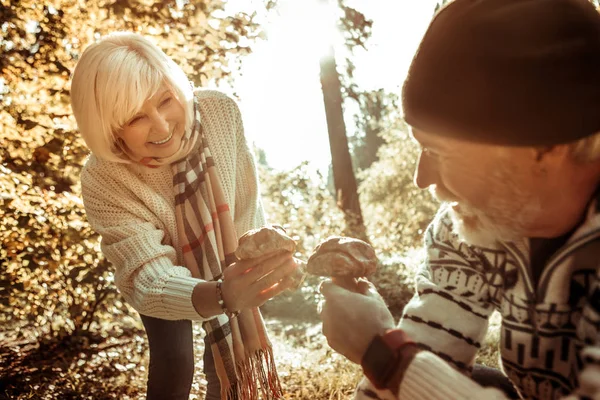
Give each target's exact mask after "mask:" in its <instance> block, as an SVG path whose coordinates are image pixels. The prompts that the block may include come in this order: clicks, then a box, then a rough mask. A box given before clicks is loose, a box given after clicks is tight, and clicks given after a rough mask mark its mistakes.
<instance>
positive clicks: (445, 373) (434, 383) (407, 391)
mask: <svg viewBox="0 0 600 400" xmlns="http://www.w3.org/2000/svg"><path fill="white" fill-rule="evenodd" d="M483 393H485V395H484V396H485V397H478V396H481V395H483ZM398 397H399V398H400V399H411V400H446V399H447V400H453V399H477V398H480V399H484V398H485V399H504V398H506V397H505V396H504V395H503V394H502V393H501V392H499V391H497V390H493V389H491V390H490V389H487V390H486V389H484V388H482V387H481V386H479V385H478V384H477V383H476V382H474V381H473V380H471V379H469V378H467V377H466V376H464V375H463V374H461V373H460V372H458V371H457V370H455V369H454V368H452V367H451V366H450V365H448V364H447V363H446V362H445V361H444V360H442V359H441V358H439V357H438V356H436V355H435V354H433V353H431V352H429V351H421V352H419V353H418V354H417V355H416V356H415V358H414V359H413V361H412V362H411V363H410V365H409V367H408V369H407V370H406V372H405V374H404V377H403V379H402V383H401V384H400V391H399V396H398Z"/></svg>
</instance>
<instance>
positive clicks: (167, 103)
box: [160, 97, 173, 107]
mask: <svg viewBox="0 0 600 400" xmlns="http://www.w3.org/2000/svg"><path fill="white" fill-rule="evenodd" d="M172 99H173V98H172V97H169V98H166V99H164V100H163V101H162V102H161V103H160V106H161V107H164V106H168V105H169V104H171V100H172Z"/></svg>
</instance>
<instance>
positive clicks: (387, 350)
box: [361, 329, 416, 390]
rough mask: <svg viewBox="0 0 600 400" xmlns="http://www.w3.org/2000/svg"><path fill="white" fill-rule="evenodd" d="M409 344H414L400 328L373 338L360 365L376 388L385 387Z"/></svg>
mask: <svg viewBox="0 0 600 400" xmlns="http://www.w3.org/2000/svg"><path fill="white" fill-rule="evenodd" d="M409 345H413V346H416V344H415V343H414V342H413V341H412V340H410V338H409V337H408V335H407V334H406V333H405V332H404V331H403V330H401V329H389V330H387V331H386V332H385V333H384V334H383V335H377V336H375V337H374V338H373V340H372V341H371V343H370V344H369V347H368V348H367V351H366V352H365V354H364V355H363V358H362V360H361V366H362V368H363V372H364V374H365V375H366V377H367V378H369V380H370V381H371V383H372V384H373V385H374V386H375V387H376V388H377V389H380V390H381V389H387V384H388V382H389V381H390V379H391V378H392V377H393V376H394V374H395V373H396V371H397V368H398V367H399V366H400V364H402V361H403V357H402V350H403V349H404V348H406V347H407V346H409ZM413 354H414V353H413ZM413 354H411V355H413Z"/></svg>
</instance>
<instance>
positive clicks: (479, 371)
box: [471, 364, 520, 399]
mask: <svg viewBox="0 0 600 400" xmlns="http://www.w3.org/2000/svg"><path fill="white" fill-rule="evenodd" d="M471 378H472V379H473V380H474V381H475V382H477V383H479V384H480V385H481V386H487V387H490V386H492V387H495V388H496V389H500V390H502V391H503V392H504V393H506V395H507V396H508V398H510V399H520V397H519V395H518V393H517V391H516V390H515V387H514V386H513V384H512V383H511V382H510V379H508V377H507V376H506V375H504V374H503V373H502V372H501V371H499V370H497V369H495V368H490V367H486V366H484V365H481V364H475V366H474V367H473V374H472V375H471Z"/></svg>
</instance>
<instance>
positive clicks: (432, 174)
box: [414, 152, 438, 189]
mask: <svg viewBox="0 0 600 400" xmlns="http://www.w3.org/2000/svg"><path fill="white" fill-rule="evenodd" d="M437 178H438V171H437V165H436V163H435V161H434V160H431V159H430V157H428V156H427V155H426V154H423V152H421V154H420V155H419V160H418V161H417V168H416V169H415V176H414V183H415V185H416V186H417V187H418V188H419V189H427V188H428V187H429V186H431V185H435V184H436V183H437Z"/></svg>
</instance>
